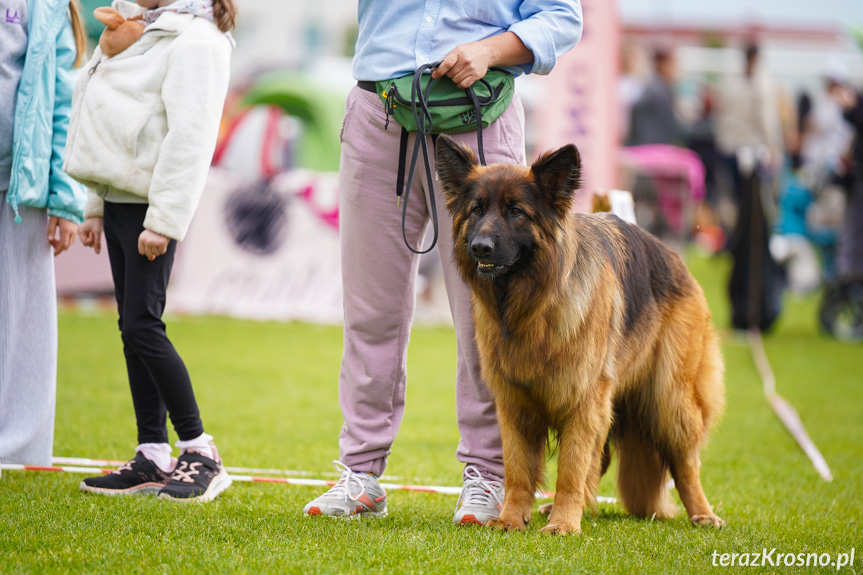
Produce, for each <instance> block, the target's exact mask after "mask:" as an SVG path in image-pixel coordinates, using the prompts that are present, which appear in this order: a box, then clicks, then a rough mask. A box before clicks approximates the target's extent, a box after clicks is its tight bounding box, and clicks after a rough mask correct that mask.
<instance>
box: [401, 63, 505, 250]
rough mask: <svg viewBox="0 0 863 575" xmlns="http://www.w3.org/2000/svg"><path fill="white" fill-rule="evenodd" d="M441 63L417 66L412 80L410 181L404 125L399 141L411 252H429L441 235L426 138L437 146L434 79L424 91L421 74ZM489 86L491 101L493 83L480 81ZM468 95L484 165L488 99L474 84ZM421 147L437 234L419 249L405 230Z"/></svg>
mask: <svg viewBox="0 0 863 575" xmlns="http://www.w3.org/2000/svg"><path fill="white" fill-rule="evenodd" d="M438 66H440V62H432V63H431V64H423V65H422V66H420V67H419V68H417V70H416V72H415V73H414V77H413V82H412V83H411V111H412V112H413V115H414V121H415V122H416V125H417V136H416V141H414V149H413V153H412V154H411V166H410V170H409V172H408V180H407V184H405V183H404V174H405V160H406V158H407V147H408V131H407V130H406V129H405V128H402V133H401V141H400V142H399V167H398V176H397V177H398V181H397V183H396V196H398V198H399V200H401V196H402V193H403V192H404V204H403V205H402V238H403V239H404V241H405V245H406V246H407V247H408V249H409V250H410V251H412V252H413V253H415V254H427V253H429V252H430V251H431V250H432V248H434V247H435V244H437V238H438V219H437V208H436V206H435V199H434V181H433V178H432V173H431V162H430V161H429V152H428V141H427V140H426V137H427V136H432V145H437V138H436V136H434V135H432V130H433V129H434V121H433V120H432V116H431V112H430V111H429V109H428V106H429V102H428V99H429V94H430V93H431V86H432V82H434V80H433V79H431V80H429V83H428V84H426V87H425V90H423V87H422V76H423V74H425V73H426V72H427V71H429V70H432V69H434V68H437V67H438ZM479 81H480V82H482V83H483V84H485V85H486V87H487V88H488V93H489V96H488V102H490V101H491V99H492V98H493V97H494V96H493V94H494V90H492V88H491V85H490V84H489V83H488V82H487V81H486V80H485V79H484V78H483V79H480V80H479ZM465 92H466V93H467V95H468V97H469V98H470V99H471V101H472V102H473V106H474V113H475V115H476V139H477V147H478V151H479V159H480V162H481V163H482V165H483V166H485V165H486V163H485V153H484V151H483V145H482V108H481V104H483V103H488V102H481V101H480V99H479V98H478V97H477V95H476V92H475V91H474V89H473V86H471V87H468V88H466V89H465ZM420 149H422V153H423V163H424V165H425V169H426V178H427V179H428V190H429V196H430V197H429V202H430V204H431V216H432V228H433V230H434V236H433V237H432V243H431V245H430V246H429V247H428V248H426V249H425V250H422V251H421V250H417V249H414V248H413V246H411V244H410V242H409V241H408V238H407V233H406V232H405V219H406V217H407V209H408V197H409V196H410V190H411V185H412V184H413V181H414V172H415V171H416V165H417V158H418V156H419V152H420Z"/></svg>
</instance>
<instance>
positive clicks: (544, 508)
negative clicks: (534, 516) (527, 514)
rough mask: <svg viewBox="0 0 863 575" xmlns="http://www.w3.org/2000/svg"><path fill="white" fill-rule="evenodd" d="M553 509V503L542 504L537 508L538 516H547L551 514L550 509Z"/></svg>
mask: <svg viewBox="0 0 863 575" xmlns="http://www.w3.org/2000/svg"><path fill="white" fill-rule="evenodd" d="M553 507H554V503H543V504H542V505H540V506H539V514H540V515H548V514H549V513H551V509H552V508H553Z"/></svg>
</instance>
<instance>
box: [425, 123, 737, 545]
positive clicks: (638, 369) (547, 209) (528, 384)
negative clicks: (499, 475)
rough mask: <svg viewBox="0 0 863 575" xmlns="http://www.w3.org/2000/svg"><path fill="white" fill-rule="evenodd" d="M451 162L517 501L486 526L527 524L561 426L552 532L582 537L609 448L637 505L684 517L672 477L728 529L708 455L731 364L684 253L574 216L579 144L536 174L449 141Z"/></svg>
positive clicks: (448, 169) (459, 244) (636, 510)
mask: <svg viewBox="0 0 863 575" xmlns="http://www.w3.org/2000/svg"><path fill="white" fill-rule="evenodd" d="M436 156H437V173H438V177H439V178H440V181H441V182H442V185H443V190H444V196H445V199H446V207H447V210H448V211H449V213H450V215H451V216H452V225H453V237H454V244H453V245H454V247H453V258H454V260H455V262H456V265H457V266H458V269H459V272H460V274H461V276H462V277H463V278H464V280H465V281H466V282H467V284H468V285H469V287H470V289H471V292H472V297H473V305H474V318H475V324H476V341H477V344H478V347H479V353H480V362H481V368H482V374H483V377H484V378H485V380H486V382H487V384H488V386H489V388H490V390H491V392H492V394H493V396H494V399H495V402H496V405H497V413H498V420H499V423H500V431H501V438H502V441H503V457H504V469H505V479H504V486H505V496H504V502H503V507H502V509H501V512H500V517H499V518H498V519H493V520H490V521H488V522H487V523H486V526H488V527H493V528H497V529H502V530H507V531H509V530H521V529H524V528H525V527H526V525H527V523H528V520H529V519H530V515H531V509H532V507H533V502H534V493H535V492H536V489H537V487H538V485H539V484H540V483H541V480H542V476H543V468H544V464H545V455H546V446H547V442H548V440H549V430H551V432H552V434H553V436H556V439H557V447H558V476H557V486H556V495H555V498H554V503H553V506H543V507H544V509H542V508H541V509H540V512H541V513H544V512H548V513H549V517H548V525H547V526H546V527H544V528H543V529H542V531H543V532H545V533H558V534H567V533H580V531H581V517H582V512H583V510H584V508H585V506H589V507H592V508H595V505H596V490H597V485H598V483H599V480H600V477H601V476H602V474H603V473H604V472H605V470H606V468H607V467H608V463H609V460H610V453H611V452H610V449H609V444H613V447H614V451H615V453H616V454H617V456H618V458H619V469H618V496H619V498H620V500H621V502H622V504H623V506H624V507H625V508H626V510H627V511H629V512H630V513H632V514H634V515H637V516H639V517H657V518H670V517H673V516H674V515H675V513H676V507H675V506H674V505H673V503H672V502H671V501H670V499H669V497H668V489H667V487H666V483H667V479H668V472H669V471H670V472H671V476H672V477H673V478H674V484H675V486H676V487H677V491H678V493H679V494H680V499H681V500H682V502H683V505H684V506H685V507H686V512H687V513H688V514H689V518H690V519H691V520H692V522H693V523H695V524H698V525H709V526H714V527H719V526H721V525H722V524H723V522H722V520H721V519H720V518H719V517H717V516H716V515H715V514H714V513H713V509H712V508H711V506H710V504H709V503H708V501H707V498H706V497H705V495H704V491H703V490H702V488H701V481H700V479H699V466H700V461H699V457H698V453H699V450H700V448H701V446H702V445H703V443H704V441H705V437H706V434H707V431H708V430H709V428H710V427H711V425H712V424H713V423H714V422H715V420H716V419H717V418H718V416H719V415H720V413H721V411H722V409H723V406H724V385H723V379H722V372H723V366H722V358H721V356H720V352H719V346H718V343H717V340H716V336H715V334H714V331H713V328H712V326H711V323H710V311H709V310H708V308H707V303H706V301H705V299H704V294H703V292H702V291H701V287H700V286H699V285H698V284H697V283H696V281H695V280H694V279H693V277H692V276H691V275H690V274H689V271H688V270H687V269H686V266H685V264H684V263H683V261H682V260H681V258H680V257H679V256H678V255H677V253H675V252H674V251H673V250H671V249H669V248H667V247H666V246H664V245H663V244H662V243H661V242H660V241H659V240H657V239H656V238H654V237H653V236H652V235H650V234H648V233H647V232H645V231H644V230H642V229H641V228H639V227H637V226H635V225H632V224H629V223H626V222H624V221H623V220H621V219H620V218H618V217H616V216H613V215H610V214H577V213H574V212H572V211H571V209H570V208H571V206H572V202H573V196H574V194H575V191H576V189H577V188H578V187H579V181H580V174H581V158H580V156H579V153H578V150H577V149H576V147H575V146H573V145H568V146H564V147H562V148H560V149H558V150H556V151H553V152H549V153H546V154H545V155H543V156H542V157H540V158H539V159H538V160H537V161H536V162H535V163H534V164H533V165H532V166H531V167H530V168H527V167H524V166H519V165H503V164H497V165H492V166H487V167H486V166H480V165H478V162H477V161H476V159H475V157H474V155H473V153H472V152H471V151H470V149H468V148H466V147H463V146H460V145H458V144H456V143H455V142H454V141H453V140H452V139H450V138H448V137H446V136H443V135H442V136H440V137H439V138H438V142H437V151H436Z"/></svg>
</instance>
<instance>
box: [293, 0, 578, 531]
mask: <svg viewBox="0 0 863 575" xmlns="http://www.w3.org/2000/svg"><path fill="white" fill-rule="evenodd" d="M581 30H582V12H581V4H580V2H579V0H563V1H552V0H504V1H500V2H491V3H483V2H462V3H458V2H456V3H446V2H444V3H440V2H432V1H426V2H410V1H407V0H386V1H385V0H360V1H359V35H358V38H357V43H356V53H355V56H354V61H353V75H354V78H355V79H356V80H358V82H357V85H356V87H354V88H353V89H352V90H351V92H350V94H349V95H348V97H347V102H346V105H345V118H344V122H343V125H342V130H341V135H340V139H341V143H342V151H341V159H340V171H339V188H340V197H339V210H340V213H339V218H340V233H341V258H342V281H343V288H344V353H343V356H342V362H341V370H340V375H339V401H340V404H341V408H342V414H343V416H344V420H345V422H344V426H343V427H342V430H341V433H340V435H339V460H338V461H335V462H334V465H335V466H336V468H337V469H338V470H339V471H340V473H341V476H340V479H339V481H338V483H337V484H336V485H335V486H334V487H332V488H331V489H329V490H328V491H327V492H326V493H324V494H322V495H321V496H319V497H317V498H316V499H314V500H313V501H311V502H310V503H308V504H307V505H306V506H305V508H304V513H305V514H306V515H323V516H329V517H356V516H384V515H386V513H387V496H386V492H385V490H384V489H383V488H382V487H381V486H380V484H379V482H378V477H380V475H381V474H382V473H383V472H384V469H385V468H386V466H387V457H388V455H389V454H390V452H391V449H392V445H393V442H394V440H395V437H396V433H397V432H398V428H399V425H400V423H401V420H402V416H403V414H404V408H405V389H406V385H407V373H406V363H407V348H408V339H409V334H410V327H411V322H412V319H413V313H414V306H415V283H416V277H417V269H418V265H419V260H420V258H419V255H418V251H417V250H414V248H413V247H411V248H410V249H409V247H408V246H406V244H408V245H409V246H419V245H420V242H421V240H422V239H423V236H424V233H425V231H426V229H427V227H428V223H429V220H430V219H432V221H433V222H435V224H436V222H437V220H440V222H442V224H441V226H440V231H441V233H440V235H439V237H438V240H439V243H440V245H439V248H440V249H439V252H440V257H441V264H442V266H443V272H444V278H445V285H446V288H447V293H448V298H449V302H450V308H451V310H452V314H453V320H454V324H455V329H456V336H457V345H458V359H457V361H458V366H457V374H456V411H457V420H458V427H459V431H460V433H461V441H460V442H459V445H458V448H457V451H456V456H457V458H458V460H459V461H461V462H462V463H463V464H464V471H463V482H464V483H463V489H462V493H461V496H460V497H459V502H458V504H457V510H456V512H455V515H454V517H453V520H454V521H455V522H456V523H484V522H485V521H487V520H488V519H491V518H494V517H497V515H498V514H499V512H500V503H501V502H502V501H503V485H502V483H501V481H502V478H503V455H502V447H501V439H500V431H499V428H498V423H497V417H496V413H495V406H494V403H493V401H492V398H491V395H490V393H489V391H488V389H487V388H486V386H485V383H484V381H483V380H482V377H481V375H480V368H479V358H478V353H477V349H476V343H475V341H474V326H473V317H472V307H471V299H470V293H469V290H468V288H467V286H466V285H465V284H464V283H463V282H462V280H461V279H460V277H459V276H458V272H457V270H456V268H455V265H454V264H453V261H452V258H451V253H452V238H451V237H450V235H451V234H450V233H449V228H450V226H449V225H448V224H447V223H446V222H449V216H448V215H447V213H446V209H445V207H444V201H443V198H442V196H441V189H440V185H439V184H438V183H436V182H432V183H431V185H429V182H431V180H432V177H431V173H432V172H433V170H434V168H433V166H430V170H429V173H428V174H420V175H419V176H418V177H417V178H415V179H411V178H408V180H409V181H410V183H409V184H408V187H407V188H406V189H405V190H404V191H405V197H404V199H402V197H401V195H399V196H398V198H397V196H396V193H395V192H396V190H397V189H399V190H400V185H397V184H400V183H403V180H401V177H402V176H403V175H404V164H403V163H402V162H400V156H401V157H402V158H403V157H404V153H403V151H402V152H401V153H400V148H401V150H404V149H405V148H407V149H410V148H412V147H413V146H414V144H417V143H418V142H417V140H416V138H417V134H416V132H414V133H411V134H410V135H407V133H406V132H405V133H404V136H402V135H401V134H400V132H401V129H400V128H399V126H398V125H397V124H396V123H395V122H393V121H391V119H390V114H391V111H392V105H393V101H392V97H393V94H392V93H391V91H390V93H387V92H384V93H381V92H380V91H379V90H378V87H379V85H384V86H387V85H389V84H388V82H387V81H388V80H390V79H397V78H400V77H403V76H406V75H409V74H411V73H412V72H414V71H415V70H417V69H422V68H424V65H425V64H429V63H437V64H438V65H437V66H435V67H433V73H432V75H431V76H432V78H434V80H433V81H434V82H439V81H451V83H452V84H453V85H455V86H456V87H457V89H461V90H463V89H465V88H471V87H474V86H478V85H479V84H480V83H481V80H483V79H484V78H485V77H486V75H487V72H488V71H489V69H490V68H492V67H498V68H505V69H506V70H508V71H509V72H510V73H511V74H512V75H515V76H517V75H519V74H522V73H534V74H548V73H549V72H550V71H551V69H552V68H553V67H554V65H555V63H556V61H557V58H558V57H560V56H561V55H562V54H564V53H565V52H566V51H567V50H569V49H570V48H571V47H572V46H574V45H575V44H576V42H577V41H578V40H579V38H580V37H581ZM438 62H439V63H438ZM408 92H410V91H409V90H408ZM479 136H481V140H479ZM420 138H423V136H420ZM426 138H427V140H428V141H431V140H432V138H431V137H428V136H426ZM455 138H456V140H457V141H460V142H464V143H466V144H468V145H470V146H471V147H472V148H473V149H474V150H475V151H477V144H478V142H479V141H481V142H482V150H480V152H484V157H485V159H486V160H487V161H488V163H489V164H491V163H497V162H502V163H519V164H524V163H525V150H524V111H523V109H522V106H521V102H520V101H519V99H518V96H513V97H512V100H511V103H510V104H509V105H508V107H506V108H505V110H504V111H503V112H502V114H501V115H500V116H499V117H498V118H497V119H496V120H494V121H493V122H492V123H491V124H490V125H488V126H487V127H485V128H483V129H482V131H481V133H480V134H478V133H477V132H476V131H469V132H466V133H460V134H457V135H456V136H455ZM426 145H428V144H427V143H426ZM432 155H433V154H432ZM400 163H401V164H402V165H401V166H400ZM411 171H413V170H411ZM400 180H401V182H399V181H400ZM408 194H409V195H410V199H411V202H410V203H409V204H408V203H407V196H408ZM435 200H436V201H435ZM432 206H434V208H432ZM432 209H434V210H435V211H434V212H433V211H432ZM436 231H437V226H436Z"/></svg>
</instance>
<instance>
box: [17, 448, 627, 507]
mask: <svg viewBox="0 0 863 575" xmlns="http://www.w3.org/2000/svg"><path fill="white" fill-rule="evenodd" d="M54 459H61V460H62V459H66V460H68V459H71V460H74V461H79V462H80V461H93V462H95V461H105V462H109V461H110V460H99V459H85V458H60V457H57V458H54ZM121 463H122V462H121ZM0 467H2V469H3V470H4V471H6V470H9V471H53V472H56V473H86V474H89V475H99V474H105V473H110V472H111V471H113V470H112V469H103V468H101V467H81V466H77V465H52V466H47V467H43V466H38V465H21V464H18V463H3V464H2V466H0ZM231 479H232V480H234V481H239V482H244V483H281V484H288V485H311V486H321V487H332V486H333V485H335V484H336V483H337V482H336V481H332V480H330V479H309V478H303V477H260V476H254V475H233V474H231ZM381 487H383V488H384V489H387V490H389V491H416V492H420V493H442V494H445V495H459V494H460V493H461V489H462V488H461V487H450V486H445V485H405V484H399V483H381ZM536 495H537V497H541V498H551V497H554V492H552V491H540V492H537V494H536ZM596 500H597V502H599V503H615V502H616V501H617V499H616V498H614V497H605V496H602V495H600V496H597V498H596Z"/></svg>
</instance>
